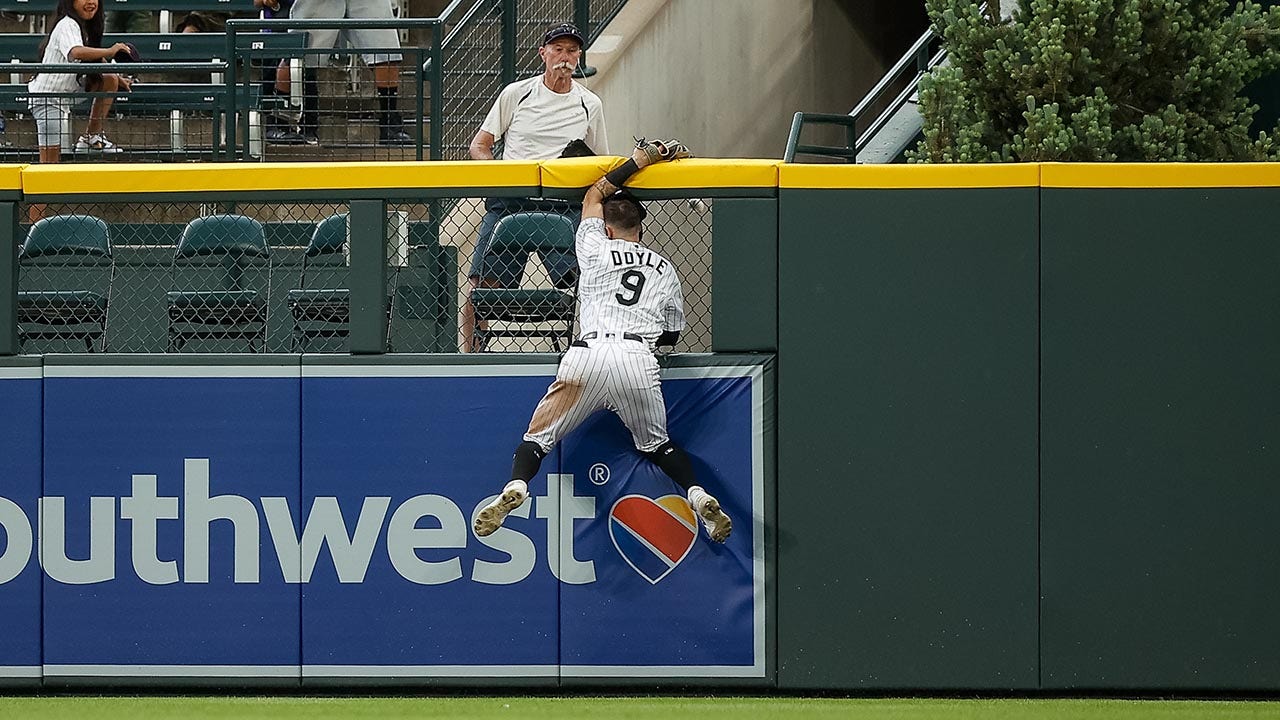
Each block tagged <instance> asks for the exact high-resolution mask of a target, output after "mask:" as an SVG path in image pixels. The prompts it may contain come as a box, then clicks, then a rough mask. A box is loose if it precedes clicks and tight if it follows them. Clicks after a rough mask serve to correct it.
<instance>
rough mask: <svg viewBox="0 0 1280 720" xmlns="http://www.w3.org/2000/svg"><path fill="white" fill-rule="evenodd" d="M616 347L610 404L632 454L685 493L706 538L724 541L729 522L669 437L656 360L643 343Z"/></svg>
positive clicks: (731, 529) (622, 344)
mask: <svg viewBox="0 0 1280 720" xmlns="http://www.w3.org/2000/svg"><path fill="white" fill-rule="evenodd" d="M615 345H616V346H617V347H618V349H619V357H618V359H617V360H616V361H615V362H614V363H613V367H614V376H613V388H612V396H611V399H612V400H613V405H614V407H615V408H616V412H617V414H618V417H619V418H620V419H621V420H622V423H623V424H624V425H626V426H627V429H628V430H630V431H631V438H632V440H633V441H634V442H635V445H636V449H637V450H639V451H640V453H641V454H642V455H644V456H645V458H647V459H648V460H649V461H650V462H652V463H653V464H654V465H657V466H658V469H660V470H662V472H663V473H665V474H666V475H667V477H669V478H671V480H672V481H673V482H675V484H676V485H679V486H680V488H681V489H682V490H684V491H685V497H686V498H687V499H688V501H689V506H690V507H692V508H693V511H694V512H695V513H697V515H698V517H699V518H701V520H702V525H703V527H705V528H706V530H707V535H709V536H710V537H711V539H712V540H714V541H716V542H724V541H725V540H727V539H728V537H729V533H731V532H733V521H732V520H730V519H729V516H728V515H726V514H725V512H724V510H722V509H721V507H720V502H719V501H718V500H717V499H716V498H715V497H714V496H713V495H711V494H710V493H708V492H707V491H706V490H705V489H703V487H702V486H701V485H699V484H698V478H697V475H696V473H695V472H694V469H693V461H691V460H690V459H689V455H688V453H686V452H685V451H684V449H683V448H681V447H680V446H679V445H677V444H676V443H675V442H673V441H672V440H671V438H670V437H669V436H668V435H667V408H666V402H665V401H664V400H663V398H662V379H661V376H660V373H659V370H658V362H657V360H656V359H654V357H653V355H651V354H650V353H649V351H648V347H647V346H645V345H642V344H641V343H638V342H634V341H630V340H626V341H623V342H622V343H615ZM632 345H634V346H635V347H632Z"/></svg>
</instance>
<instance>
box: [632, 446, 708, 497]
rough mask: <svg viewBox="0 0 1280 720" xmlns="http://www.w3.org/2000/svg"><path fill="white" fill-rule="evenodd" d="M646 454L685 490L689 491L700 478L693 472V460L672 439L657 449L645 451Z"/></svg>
mask: <svg viewBox="0 0 1280 720" xmlns="http://www.w3.org/2000/svg"><path fill="white" fill-rule="evenodd" d="M644 456H645V457H647V458H649V460H650V461H652V462H653V464H654V465H657V466H658V467H659V468H660V469H661V470H662V472H664V473H666V474H667V477H669V478H671V479H672V480H675V481H676V484H677V485H679V486H680V487H682V488H684V491H685V492H689V488H691V487H693V486H694V485H697V484H698V479H697V477H695V475H694V473H693V461H691V460H690V459H689V456H688V454H686V453H685V451H684V450H682V449H680V446H679V445H676V444H675V443H673V442H671V441H670V440H668V441H667V442H665V443H663V444H662V445H660V446H659V447H658V449H657V450H654V451H653V452H647V453H645V454H644Z"/></svg>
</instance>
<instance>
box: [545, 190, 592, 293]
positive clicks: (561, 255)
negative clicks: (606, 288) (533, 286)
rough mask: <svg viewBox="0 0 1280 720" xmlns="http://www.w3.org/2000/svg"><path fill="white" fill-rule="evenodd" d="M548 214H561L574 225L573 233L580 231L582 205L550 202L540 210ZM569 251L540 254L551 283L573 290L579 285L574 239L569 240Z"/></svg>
mask: <svg viewBox="0 0 1280 720" xmlns="http://www.w3.org/2000/svg"><path fill="white" fill-rule="evenodd" d="M538 209H539V210H545V211H546V212H554V213H560V214H561V215H564V216H565V217H567V218H569V221H570V222H571V223H573V231H574V232H575V233H576V232H577V231H578V225H579V224H581V222H582V204H581V203H569V202H561V201H558V200H557V201H548V202H547V203H546V204H545V205H543V206H541V207H539V208H538ZM568 243H569V249H568V250H556V251H547V252H540V253H539V255H540V259H541V260H542V266H543V267H544V268H546V269H547V276H548V277H550V278H551V283H552V284H553V285H555V286H556V287H558V288H560V289H562V290H563V289H568V288H572V287H574V286H575V285H577V284H578V256H577V255H575V254H574V253H573V238H572V237H570V238H568Z"/></svg>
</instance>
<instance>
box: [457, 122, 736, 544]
mask: <svg viewBox="0 0 1280 720" xmlns="http://www.w3.org/2000/svg"><path fill="white" fill-rule="evenodd" d="M688 155H689V151H688V149H687V148H685V147H684V145H681V144H680V143H679V142H678V141H675V140H670V141H667V142H658V143H645V142H644V141H643V140H641V141H640V142H639V143H637V147H636V150H635V152H633V153H632V155H631V159H630V160H628V161H627V162H625V163H623V164H622V165H621V166H620V167H618V168H617V169H615V170H613V171H611V172H609V173H608V174H607V175H605V176H604V177H602V178H600V179H599V180H598V181H596V183H595V184H594V185H593V186H592V187H591V188H590V189H589V190H587V195H586V197H585V198H584V199H583V202H582V224H581V225H579V226H578V234H577V237H576V240H575V248H576V250H577V255H578V265H579V267H580V268H581V273H580V276H579V280H578V298H579V301H580V302H581V308H582V309H581V327H582V330H583V334H582V335H581V336H580V337H579V338H578V339H577V340H576V341H574V342H573V344H572V345H571V346H570V348H569V351H568V352H567V353H565V356H564V358H563V359H562V360H561V361H560V367H559V369H558V370H557V372H556V379H555V381H554V382H552V383H551V387H549V388H547V394H546V395H545V396H544V397H543V398H542V401H541V402H539V403H538V407H537V408H536V409H535V410H534V411H533V418H532V419H531V420H530V421H529V431H528V432H526V433H525V435H524V442H522V443H520V445H519V447H517V448H516V452H515V458H514V459H513V460H512V463H511V482H509V483H507V485H506V487H504V488H503V490H502V494H501V495H499V496H497V498H495V499H494V500H493V502H490V503H489V504H488V505H486V506H485V507H484V508H482V509H481V510H480V512H479V513H478V514H477V515H476V520H475V528H474V529H475V533H476V535H477V536H479V537H484V536H486V535H490V534H492V533H493V532H494V531H495V530H497V529H498V528H499V527H501V526H502V522H503V520H505V519H506V517H507V514H508V513H510V512H511V511H512V510H515V509H516V508H518V507H520V506H521V505H522V504H524V501H525V499H526V498H528V497H529V481H530V480H531V479H532V478H533V476H534V475H536V474H537V473H538V468H539V466H541V464H542V459H543V458H544V457H546V456H547V453H549V452H551V448H552V447H553V446H555V444H556V443H557V442H559V441H560V440H561V438H563V437H564V436H565V435H568V434H569V433H570V432H572V431H573V430H574V428H576V427H578V425H580V424H582V421H584V420H586V419H587V416H589V415H591V414H592V413H593V412H595V411H596V410H598V409H600V408H609V409H610V410H612V411H614V412H615V413H617V414H618V417H620V418H621V419H622V422H623V424H625V425H626V426H627V429H628V430H630V431H631V437H632V439H633V440H634V441H635V445H636V448H637V449H638V450H640V452H641V453H643V454H644V456H645V457H647V458H649V459H650V460H651V461H653V462H654V463H655V464H656V465H657V466H658V467H659V468H661V469H662V471H663V472H665V473H666V474H667V475H668V476H670V477H671V479H672V480H674V481H675V482H676V484H678V485H679V486H680V487H681V488H683V489H684V490H685V491H686V493H687V495H686V497H687V498H688V500H689V505H690V506H691V507H692V508H693V510H694V512H695V513H697V515H698V517H699V518H701V519H702V524H703V526H704V527H705V528H706V530H707V534H708V535H710V536H711V539H712V540H714V541H716V542H724V541H725V540H726V539H727V538H728V537H729V533H730V531H731V530H732V529H733V523H732V522H731V521H730V520H729V516H728V515H725V513H724V511H723V510H721V508H720V503H719V502H718V501H717V500H716V499H715V498H714V497H712V496H711V495H710V494H709V493H708V492H707V491H706V490H704V489H702V487H700V486H699V485H698V484H697V479H696V478H695V477H694V472H693V464H692V463H691V462H690V461H689V456H688V455H686V454H685V452H684V450H682V449H680V447H679V446H678V445H676V444H675V443H673V442H672V441H671V439H670V438H669V437H667V412H666V405H665V403H664V402H663V399H662V383H661V380H660V378H659V376H658V361H657V359H656V358H654V356H653V350H654V349H655V348H658V347H668V346H673V345H675V343H676V340H677V339H678V338H679V336H680V331H681V330H683V329H684V297H683V295H682V294H681V290H680V279H679V278H678V277H677V275H676V269H675V267H674V266H672V264H671V261H670V260H668V259H666V258H665V257H663V256H662V255H660V254H658V253H656V252H654V251H653V250H650V249H648V248H646V247H645V246H644V245H641V244H640V240H641V238H642V235H643V228H642V227H641V225H642V222H643V220H644V216H645V210H644V206H643V205H641V204H640V203H639V201H637V200H636V199H635V198H634V197H633V196H632V195H631V194H630V193H628V192H626V191H620V188H621V187H622V185H623V183H625V182H626V180H627V179H628V178H629V177H631V175H632V174H633V173H635V172H636V171H637V170H639V169H640V168H643V167H645V166H646V165H650V164H652V163H654V162H661V161H665V160H675V159H678V158H682V157H688Z"/></svg>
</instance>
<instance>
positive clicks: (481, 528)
mask: <svg viewBox="0 0 1280 720" xmlns="http://www.w3.org/2000/svg"><path fill="white" fill-rule="evenodd" d="M521 485H523V483H521ZM528 497H529V491H528V489H526V488H524V487H520V486H516V485H514V483H508V484H507V487H506V488H504V489H503V491H502V494H501V495H499V496H498V497H496V498H494V500H493V502H491V503H489V504H488V505H485V506H484V507H483V508H482V509H481V510H480V512H479V513H478V514H477V515H476V521H475V524H474V525H473V526H472V529H474V530H475V533H476V537H488V536H489V535H492V534H493V533H494V532H495V531H496V530H497V529H498V528H500V527H502V521H503V520H506V519H507V515H508V514H510V513H511V511H512V510H515V509H516V508H518V507H520V506H521V505H523V504H524V501H525V499H526V498H528ZM726 519H727V518H726Z"/></svg>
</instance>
